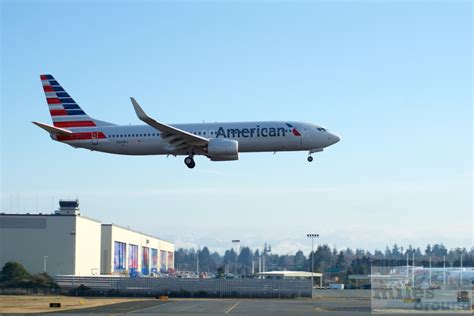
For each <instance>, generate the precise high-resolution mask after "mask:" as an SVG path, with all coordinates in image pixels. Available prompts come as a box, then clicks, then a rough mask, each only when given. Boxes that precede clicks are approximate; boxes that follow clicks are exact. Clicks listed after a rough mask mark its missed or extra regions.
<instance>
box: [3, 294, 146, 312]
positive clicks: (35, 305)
mask: <svg viewBox="0 0 474 316" xmlns="http://www.w3.org/2000/svg"><path fill="white" fill-rule="evenodd" d="M143 300H149V299H143V298H141V299H140V298H82V297H71V296H37V295H1V296H0V313H42V312H57V311H64V310H68V309H78V308H87V307H97V306H103V305H108V304H114V303H121V302H132V301H143ZM49 303H61V307H60V308H51V307H49Z"/></svg>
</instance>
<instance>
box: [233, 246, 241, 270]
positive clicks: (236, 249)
mask: <svg viewBox="0 0 474 316" xmlns="http://www.w3.org/2000/svg"><path fill="white" fill-rule="evenodd" d="M239 243H240V239H233V240H232V244H234V247H235V264H234V269H235V276H237V251H238V248H239Z"/></svg>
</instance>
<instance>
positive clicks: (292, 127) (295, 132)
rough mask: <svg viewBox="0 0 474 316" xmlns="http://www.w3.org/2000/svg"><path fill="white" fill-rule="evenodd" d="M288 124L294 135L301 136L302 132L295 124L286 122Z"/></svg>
mask: <svg viewBox="0 0 474 316" xmlns="http://www.w3.org/2000/svg"><path fill="white" fill-rule="evenodd" d="M285 124H286V126H288V127H289V128H291V132H292V133H293V135H295V136H301V133H300V132H299V131H298V130H297V129H296V127H294V126H293V125H291V124H289V123H285Z"/></svg>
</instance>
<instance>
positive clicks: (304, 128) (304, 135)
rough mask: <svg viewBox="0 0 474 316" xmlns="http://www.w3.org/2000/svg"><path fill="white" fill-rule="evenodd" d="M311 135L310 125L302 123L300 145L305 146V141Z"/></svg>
mask: <svg viewBox="0 0 474 316" xmlns="http://www.w3.org/2000/svg"><path fill="white" fill-rule="evenodd" d="M308 137H309V129H308V126H306V125H305V124H302V125H301V137H300V138H301V143H300V145H302V146H304V145H305V142H306V141H307V139H308Z"/></svg>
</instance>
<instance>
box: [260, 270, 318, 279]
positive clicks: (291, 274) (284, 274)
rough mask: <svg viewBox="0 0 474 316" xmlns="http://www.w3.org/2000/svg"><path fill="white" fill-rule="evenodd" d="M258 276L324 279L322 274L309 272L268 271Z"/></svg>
mask: <svg viewBox="0 0 474 316" xmlns="http://www.w3.org/2000/svg"><path fill="white" fill-rule="evenodd" d="M257 275H261V276H274V277H285V278H310V277H311V276H315V277H322V276H323V274H322V273H318V272H314V273H311V272H308V271H267V272H259V273H257Z"/></svg>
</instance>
